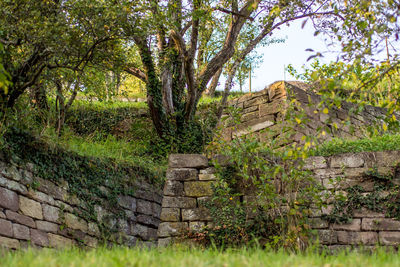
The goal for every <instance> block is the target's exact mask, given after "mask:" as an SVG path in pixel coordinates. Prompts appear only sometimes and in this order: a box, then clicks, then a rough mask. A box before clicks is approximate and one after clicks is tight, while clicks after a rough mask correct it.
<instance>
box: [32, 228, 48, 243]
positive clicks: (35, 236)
mask: <svg viewBox="0 0 400 267" xmlns="http://www.w3.org/2000/svg"><path fill="white" fill-rule="evenodd" d="M49 235H51V234H49ZM31 241H32V243H33V244H35V245H38V246H41V247H47V246H49V238H48V237H47V234H46V233H45V232H43V231H40V230H37V229H31ZM50 246H51V245H50Z"/></svg>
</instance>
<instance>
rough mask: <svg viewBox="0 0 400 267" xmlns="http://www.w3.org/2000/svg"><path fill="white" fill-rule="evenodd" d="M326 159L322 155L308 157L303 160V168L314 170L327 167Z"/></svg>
mask: <svg viewBox="0 0 400 267" xmlns="http://www.w3.org/2000/svg"><path fill="white" fill-rule="evenodd" d="M327 167H328V165H327V163H326V159H325V158H324V157H310V158H307V159H306V160H305V164H304V167H303V169H304V170H315V169H324V168H327Z"/></svg>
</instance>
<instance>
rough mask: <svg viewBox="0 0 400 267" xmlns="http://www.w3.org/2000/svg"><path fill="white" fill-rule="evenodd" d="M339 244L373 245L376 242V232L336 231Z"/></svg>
mask: <svg viewBox="0 0 400 267" xmlns="http://www.w3.org/2000/svg"><path fill="white" fill-rule="evenodd" d="M337 236H338V241H339V243H340V244H346V245H347V244H348V245H374V244H377V243H378V233H376V232H347V231H338V232H337Z"/></svg>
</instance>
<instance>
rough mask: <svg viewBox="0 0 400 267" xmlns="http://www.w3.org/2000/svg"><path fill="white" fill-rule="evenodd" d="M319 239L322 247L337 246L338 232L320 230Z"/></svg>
mask: <svg viewBox="0 0 400 267" xmlns="http://www.w3.org/2000/svg"><path fill="white" fill-rule="evenodd" d="M318 237H319V239H318V240H319V242H320V243H321V244H322V245H329V244H336V243H337V241H338V236H337V232H336V231H333V230H318Z"/></svg>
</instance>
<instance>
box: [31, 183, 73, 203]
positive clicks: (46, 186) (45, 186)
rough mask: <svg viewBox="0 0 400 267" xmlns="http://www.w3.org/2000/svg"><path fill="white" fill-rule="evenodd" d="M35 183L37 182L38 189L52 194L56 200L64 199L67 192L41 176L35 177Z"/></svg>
mask: <svg viewBox="0 0 400 267" xmlns="http://www.w3.org/2000/svg"><path fill="white" fill-rule="evenodd" d="M36 181H37V183H38V184H39V187H38V190H39V191H41V192H43V193H46V194H48V195H50V196H53V197H54V198H55V199H58V200H63V201H64V200H65V197H66V195H67V192H66V191H65V190H64V189H62V188H61V187H59V186H56V185H55V184H54V183H52V182H51V181H49V180H45V179H42V178H39V177H37V178H36Z"/></svg>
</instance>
